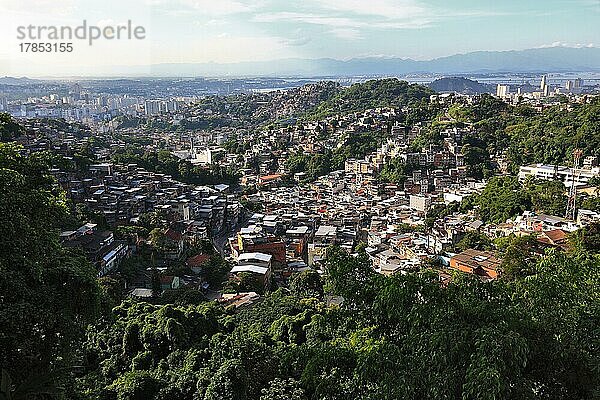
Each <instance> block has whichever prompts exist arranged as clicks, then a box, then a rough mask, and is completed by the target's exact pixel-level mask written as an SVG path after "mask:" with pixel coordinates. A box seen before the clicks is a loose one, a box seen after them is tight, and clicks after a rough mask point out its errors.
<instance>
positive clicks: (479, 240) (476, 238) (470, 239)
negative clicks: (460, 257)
mask: <svg viewBox="0 0 600 400" xmlns="http://www.w3.org/2000/svg"><path fill="white" fill-rule="evenodd" d="M456 247H457V249H458V250H460V251H465V250H467V249H475V250H490V249H491V247H492V242H491V241H490V238H488V237H487V236H486V235H485V234H483V233H481V232H477V231H471V232H467V233H466V234H465V236H464V237H463V238H462V239H461V240H460V242H458V244H457V245H456Z"/></svg>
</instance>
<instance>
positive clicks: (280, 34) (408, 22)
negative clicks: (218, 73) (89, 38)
mask: <svg viewBox="0 0 600 400" xmlns="http://www.w3.org/2000/svg"><path fill="white" fill-rule="evenodd" d="M3 9H4V10H5V12H4V13H3V14H2V16H0V22H1V23H0V26H1V28H0V34H2V36H3V37H4V38H6V40H5V41H3V45H2V46H1V47H0V75H17V76H22V75H28V76H62V75H64V73H63V70H65V69H69V68H71V69H75V68H80V69H81V70H85V71H87V72H86V74H85V75H93V74H94V72H95V71H96V72H99V71H105V70H106V68H107V67H109V66H115V65H119V66H121V67H123V66H148V69H150V65H153V64H164V63H210V62H214V63H238V62H248V61H255V62H256V61H267V60H277V59H288V58H300V59H318V58H333V59H341V60H347V59H352V58H361V57H399V58H410V59H414V60H430V59H435V58H438V57H443V56H449V55H453V54H461V53H468V52H472V51H480V50H489V51H504V50H522V49H529V48H543V47H597V45H598V43H599V40H598V39H599V36H600V28H598V27H597V26H596V25H597V24H595V22H596V20H597V17H598V15H600V2H598V1H595V0H592V1H589V0H577V1H564V0H553V1H545V2H538V1H534V2H527V3H524V2H516V1H506V2H502V3H501V4H498V3H496V4H494V3H492V2H490V1H485V2H476V1H470V0H462V1H458V2H454V3H453V4H452V5H448V4H445V3H443V2H439V1H416V0H401V1H391V0H374V1H370V2H368V3H366V2H361V1H358V0H351V1H342V0H333V1H327V2H323V1H317V0H309V1H305V2H302V3H297V2H296V3H291V4H290V3H286V2H281V1H274V0H271V1H268V0H262V1H259V0H253V1H242V0H237V1H236V0H227V1H225V2H219V3H218V4H217V3H211V2H209V1H205V0H179V1H175V2H166V1H164V0H135V1H131V2H127V3H126V4H125V3H123V2H117V1H115V0H109V1H106V2H103V3H102V4H97V3H92V2H88V1H78V2H75V1H72V0H63V1H59V2H51V1H48V0H41V1H16V0H4V1H3ZM83 20H86V21H88V22H89V23H90V24H95V25H98V26H108V25H118V24H122V23H126V22H127V21H128V20H131V21H133V22H134V23H135V24H136V25H141V26H144V27H145V29H146V31H147V38H146V39H145V40H140V41H126V40H125V41H123V40H121V41H118V42H117V41H109V40H104V41H98V43H95V44H94V45H93V46H89V45H87V43H85V42H75V43H74V47H75V48H74V51H73V52H72V53H69V54H60V53H52V54H43V55H42V54H27V53H22V52H19V47H18V46H19V43H20V42H19V40H17V31H16V29H17V27H18V26H23V25H25V26H26V25H29V24H33V25H70V26H77V25H79V24H81V23H82V21H83Z"/></svg>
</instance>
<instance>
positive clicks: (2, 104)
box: [0, 97, 8, 111]
mask: <svg viewBox="0 0 600 400" xmlns="http://www.w3.org/2000/svg"><path fill="white" fill-rule="evenodd" d="M0 111H8V100H7V99H6V97H0Z"/></svg>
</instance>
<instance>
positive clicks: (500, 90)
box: [496, 84, 510, 97]
mask: <svg viewBox="0 0 600 400" xmlns="http://www.w3.org/2000/svg"><path fill="white" fill-rule="evenodd" d="M509 93H510V86H508V85H500V84H498V86H496V96H498V97H506V96H508V94H509Z"/></svg>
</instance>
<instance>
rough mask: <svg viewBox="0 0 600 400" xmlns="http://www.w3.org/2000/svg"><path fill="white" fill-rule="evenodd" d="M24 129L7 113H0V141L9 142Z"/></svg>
mask: <svg viewBox="0 0 600 400" xmlns="http://www.w3.org/2000/svg"><path fill="white" fill-rule="evenodd" d="M24 131H25V129H23V127H22V126H21V125H19V124H18V123H17V122H15V121H14V120H13V119H12V117H11V116H10V115H9V114H7V113H0V142H10V141H12V140H14V139H16V138H17V137H19V136H21V134H23V132H24Z"/></svg>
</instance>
